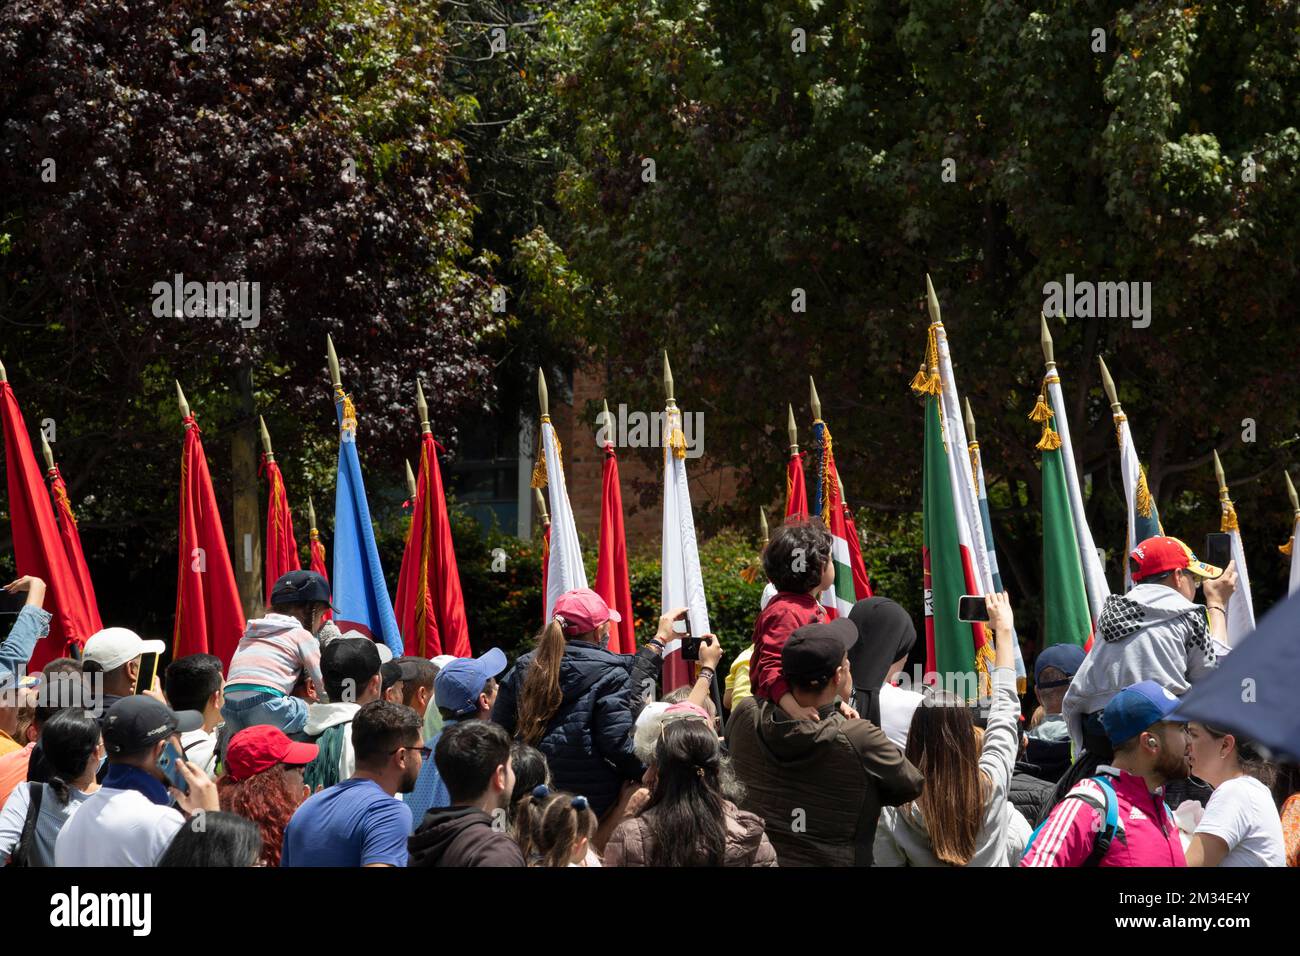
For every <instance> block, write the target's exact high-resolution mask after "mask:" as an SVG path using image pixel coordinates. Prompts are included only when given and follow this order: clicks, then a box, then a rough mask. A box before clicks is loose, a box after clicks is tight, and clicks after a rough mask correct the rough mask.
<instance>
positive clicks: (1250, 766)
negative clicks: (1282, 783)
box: [1199, 721, 1277, 787]
mask: <svg viewBox="0 0 1300 956" xmlns="http://www.w3.org/2000/svg"><path fill="white" fill-rule="evenodd" d="M1199 723H1200V725H1201V726H1202V727H1204V728H1205V732H1206V733H1207V734H1209V735H1210V736H1211V737H1213V738H1214V739H1215V740H1222V739H1223V738H1224V737H1227V736H1228V735H1229V734H1231V735H1232V739H1233V740H1234V741H1236V745H1235V748H1234V749H1235V750H1236V751H1237V765H1238V766H1239V767H1241V772H1242V773H1244V774H1246V776H1248V777H1254V778H1255V779H1256V780H1258V781H1259V782H1260V783H1262V784H1263V785H1264V786H1266V787H1272V786H1273V781H1274V779H1276V777H1277V767H1276V766H1274V765H1273V763H1272V761H1270V760H1269V759H1268V758H1267V757H1265V756H1264V754H1263V753H1261V752H1260V749H1259V745H1258V744H1256V743H1255V742H1254V741H1253V740H1250V739H1249V738H1247V737H1242V736H1239V735H1238V734H1237V733H1235V732H1234V731H1231V730H1228V729H1227V728H1225V727H1217V726H1215V725H1213V724H1207V723H1205V722H1204V721H1199Z"/></svg>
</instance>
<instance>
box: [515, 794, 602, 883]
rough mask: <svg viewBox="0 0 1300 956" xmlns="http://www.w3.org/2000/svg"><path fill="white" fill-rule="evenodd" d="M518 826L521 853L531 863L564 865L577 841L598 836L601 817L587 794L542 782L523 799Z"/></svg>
mask: <svg viewBox="0 0 1300 956" xmlns="http://www.w3.org/2000/svg"><path fill="white" fill-rule="evenodd" d="M514 826H515V841H516V842H517V843H518V844H519V852H520V853H522V854H523V856H524V860H526V861H527V863H528V865H529V866H544V867H564V866H568V865H569V861H570V859H571V858H572V856H573V848H574V846H575V845H576V844H577V842H578V841H579V840H583V839H586V840H588V841H590V840H591V838H592V837H593V836H595V834H596V827H597V820H596V814H595V813H593V812H592V811H591V808H590V806H588V804H587V798H586V797H575V796H573V795H571V794H568V793H560V792H558V791H555V790H551V789H550V788H549V787H547V786H546V785H545V784H540V785H538V786H537V787H535V788H533V791H532V793H530V794H528V795H527V796H525V797H524V798H523V799H522V800H520V801H519V805H518V807H517V808H516V810H515V823H514Z"/></svg>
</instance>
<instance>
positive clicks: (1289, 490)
mask: <svg viewBox="0 0 1300 956" xmlns="http://www.w3.org/2000/svg"><path fill="white" fill-rule="evenodd" d="M1282 475H1283V477H1285V478H1286V494H1287V497H1288V498H1290V499H1291V510H1292V511H1294V512H1295V513H1296V514H1297V515H1300V498H1297V497H1296V493H1295V483H1294V482H1292V481H1291V473H1290V472H1289V471H1287V470H1286V469H1285V468H1283V469H1282Z"/></svg>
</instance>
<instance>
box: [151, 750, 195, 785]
mask: <svg viewBox="0 0 1300 956" xmlns="http://www.w3.org/2000/svg"><path fill="white" fill-rule="evenodd" d="M184 759H185V755H184V754H183V753H181V752H180V750H178V749H177V747H176V741H174V740H169V741H167V746H165V747H163V752H162V756H161V757H159V758H158V769H159V770H161V771H162V775H163V776H164V777H166V778H167V782H168V783H170V784H171V785H172V786H173V787H175V788H176V789H177V790H179V791H180V792H181V793H189V792H190V785H189V784H188V783H186V782H185V775H184V774H183V773H181V768H180V767H178V766H177V764H178V763H180V762H181V761H182V760H184Z"/></svg>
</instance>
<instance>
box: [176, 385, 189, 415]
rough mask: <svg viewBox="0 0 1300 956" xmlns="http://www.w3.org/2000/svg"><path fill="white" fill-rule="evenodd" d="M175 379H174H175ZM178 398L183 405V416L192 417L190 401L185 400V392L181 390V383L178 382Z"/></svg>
mask: <svg viewBox="0 0 1300 956" xmlns="http://www.w3.org/2000/svg"><path fill="white" fill-rule="evenodd" d="M173 381H174V379H173ZM176 400H177V401H178V402H180V405H181V418H189V417H190V403H189V402H187V401H185V393H184V392H182V391H181V383H180V382H176Z"/></svg>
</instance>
